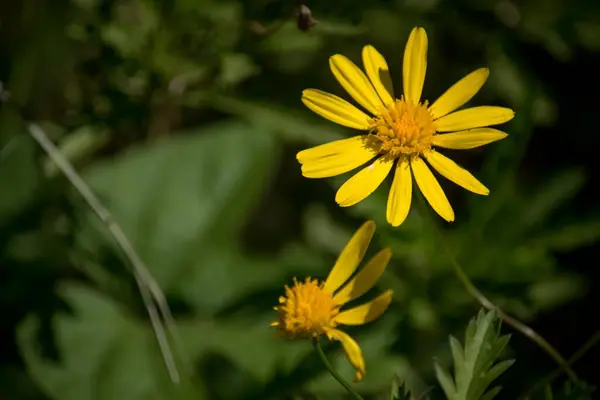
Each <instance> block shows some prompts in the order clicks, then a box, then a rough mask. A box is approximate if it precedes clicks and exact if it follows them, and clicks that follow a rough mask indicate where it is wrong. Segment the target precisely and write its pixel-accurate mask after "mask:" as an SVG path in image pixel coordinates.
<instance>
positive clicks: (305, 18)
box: [296, 4, 318, 32]
mask: <svg viewBox="0 0 600 400" xmlns="http://www.w3.org/2000/svg"><path fill="white" fill-rule="evenodd" d="M296 18H297V21H296V22H297V24H298V29H300V30H301V31H303V32H306V31H308V30H309V29H310V28H312V27H313V26H315V25H316V24H317V23H318V21H317V20H316V19H314V18H313V16H312V12H311V11H310V8H308V6H307V5H305V4H300V5H299V6H298V13H297V17H296Z"/></svg>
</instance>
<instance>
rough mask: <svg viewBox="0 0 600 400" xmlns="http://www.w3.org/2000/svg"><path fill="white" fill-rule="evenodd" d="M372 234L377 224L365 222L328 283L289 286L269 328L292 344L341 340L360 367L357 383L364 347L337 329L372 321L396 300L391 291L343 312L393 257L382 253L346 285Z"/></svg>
mask: <svg viewBox="0 0 600 400" xmlns="http://www.w3.org/2000/svg"><path fill="white" fill-rule="evenodd" d="M374 233H375V223H374V222H373V221H368V222H365V223H364V224H363V225H362V226H361V227H360V228H359V229H358V231H356V233H355V234H354V236H353V237H352V238H351V239H350V241H349V242H348V244H346V247H345V248H344V250H342V253H341V254H340V255H339V257H338V259H337V261H336V263H335V265H334V266H333V269H332V270H331V272H330V273H329V276H328V277H327V279H326V280H325V282H319V281H318V280H316V279H312V278H306V280H305V281H304V282H298V281H297V280H296V279H295V278H294V286H292V287H288V286H286V287H285V296H281V297H280V298H279V305H278V306H277V307H275V310H276V311H277V312H278V313H279V318H278V320H277V321H275V322H273V323H271V326H273V327H276V328H277V329H278V330H279V332H280V333H282V334H284V335H287V336H288V337H290V338H292V339H296V338H304V339H306V338H313V339H315V338H316V339H318V338H319V337H320V336H322V335H325V336H326V337H327V338H328V339H329V340H338V341H340V342H341V343H342V347H343V348H344V351H345V353H346V356H347V358H348V361H349V362H350V364H351V365H352V366H353V367H354V368H356V371H357V372H356V374H355V377H354V378H355V380H356V381H359V380H361V379H362V378H363V377H364V376H365V361H364V359H363V356H362V352H361V350H360V346H359V345H358V343H356V341H354V339H352V338H351V337H350V336H349V335H348V334H346V333H344V332H342V331H341V330H339V329H337V326H338V325H362V324H366V323H368V322H371V321H373V320H374V319H376V318H378V317H379V316H380V315H381V314H383V312H384V311H385V309H386V308H387V307H388V305H389V304H390V301H391V300H392V291H391V290H388V291H386V292H384V293H383V294H381V295H379V296H378V297H377V298H375V299H374V300H372V301H370V302H368V303H365V304H363V305H360V306H357V307H354V308H351V309H349V310H345V311H340V308H341V307H342V306H344V304H346V303H348V302H350V301H352V300H355V299H357V298H359V297H360V296H362V295H363V294H365V293H366V292H367V291H369V289H371V288H372V287H373V285H375V283H376V282H377V280H378V279H379V278H380V277H381V274H382V273H383V270H384V269H385V267H386V266H387V264H388V262H389V261H390V258H391V257H392V253H391V251H390V249H388V248H386V249H383V250H381V251H380V252H379V253H377V254H376V255H375V256H373V258H372V259H371V260H370V261H369V262H368V263H367V265H366V266H365V267H364V268H363V269H362V270H361V271H360V272H359V273H358V274H356V276H355V277H354V278H352V279H351V280H350V281H349V282H348V283H346V281H348V279H349V278H350V277H351V276H352V275H353V274H354V272H355V271H356V268H357V267H358V264H359V263H360V262H361V261H362V259H363V257H364V255H365V252H366V251H367V247H368V246H369V243H370V242H371V238H372V237H373V234H374ZM344 283H346V284H345V285H344Z"/></svg>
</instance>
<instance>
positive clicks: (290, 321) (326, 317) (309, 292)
mask: <svg viewBox="0 0 600 400" xmlns="http://www.w3.org/2000/svg"><path fill="white" fill-rule="evenodd" d="M279 303H280V305H279V306H277V307H275V309H276V310H277V311H278V312H279V321H278V322H277V323H275V324H274V326H277V327H278V328H279V329H281V330H283V331H284V332H285V333H287V334H288V335H290V336H292V337H297V336H307V337H314V336H318V335H320V334H322V333H324V332H325V330H326V329H327V328H334V327H335V326H336V323H335V321H334V320H333V317H335V316H336V315H337V314H338V313H339V306H337V305H336V304H335V303H334V301H333V298H332V296H331V294H330V293H327V292H325V291H324V290H323V289H322V288H321V285H319V282H318V281H317V280H316V279H313V280H311V279H310V278H306V281H304V282H298V281H296V280H295V279H294V286H292V287H291V288H289V287H287V286H286V288H285V297H280V298H279Z"/></svg>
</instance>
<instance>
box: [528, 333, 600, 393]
mask: <svg viewBox="0 0 600 400" xmlns="http://www.w3.org/2000/svg"><path fill="white" fill-rule="evenodd" d="M598 343H600V331H596V332H595V333H594V334H593V335H592V336H591V337H590V338H589V339H588V340H587V341H586V342H585V343H584V344H583V345H582V346H581V347H580V348H579V349H578V350H577V351H576V352H575V353H574V354H573V355H572V356H571V358H569V365H573V364H574V363H575V362H577V361H578V360H579V359H580V358H581V357H583V356H584V355H585V354H586V353H587V352H588V351H589V350H590V349H591V348H593V347H594V346H596V345H597V344H598ZM563 371H564V368H558V369H556V370H554V371H552V372H551V373H550V374H549V375H548V376H547V377H545V378H544V379H542V380H540V381H538V382H537V383H536V384H535V385H533V386H532V387H531V389H529V390H528V391H527V392H525V393H524V394H522V395H521V396H519V397H518V398H517V400H520V399H527V398H529V395H530V394H531V393H535V391H536V390H537V389H539V388H540V387H542V386H544V385H550V384H551V383H552V381H554V380H555V379H556V378H558V377H559V376H560V374H561V373H562V372H563Z"/></svg>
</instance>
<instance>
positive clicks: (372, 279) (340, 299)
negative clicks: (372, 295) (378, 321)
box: [333, 248, 392, 305]
mask: <svg viewBox="0 0 600 400" xmlns="http://www.w3.org/2000/svg"><path fill="white" fill-rule="evenodd" d="M391 258H392V251H391V250H390V249H388V248H386V249H383V250H381V251H380V252H379V253H377V254H376V255H375V256H374V257H373V258H371V259H370V260H369V262H368V263H367V265H365V267H364V268H363V269H362V270H361V271H360V272H359V273H358V274H357V275H356V276H355V277H354V278H353V279H352V280H351V281H350V282H348V284H347V285H346V286H344V288H343V289H342V290H340V291H339V292H338V293H337V294H336V295H335V296H334V297H333V301H334V302H335V303H336V304H340V305H341V304H344V303H347V302H349V301H352V300H354V299H356V298H358V297H360V296H362V295H363V294H365V293H367V292H368V291H369V289H371V288H372V287H373V285H375V283H376V282H377V281H378V280H379V278H380V277H381V274H383V270H384V269H385V267H386V266H387V264H388V263H389V262H390V259H391Z"/></svg>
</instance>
